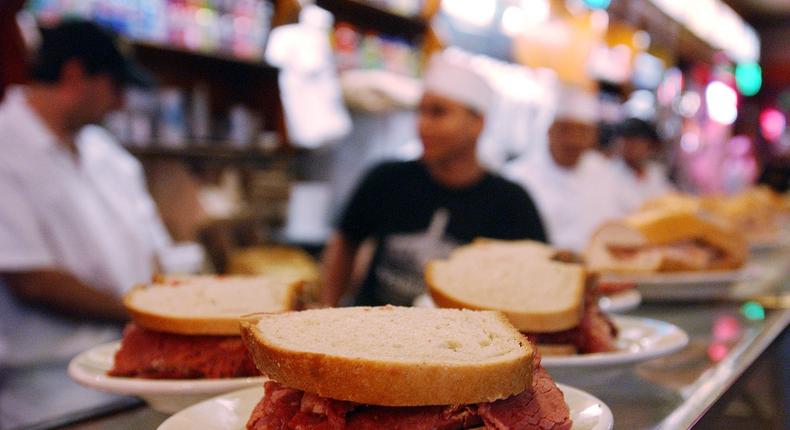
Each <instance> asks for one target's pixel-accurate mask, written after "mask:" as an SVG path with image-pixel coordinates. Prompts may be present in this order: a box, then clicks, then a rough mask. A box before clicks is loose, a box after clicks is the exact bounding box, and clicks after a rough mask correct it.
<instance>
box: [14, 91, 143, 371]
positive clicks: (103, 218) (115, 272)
mask: <svg viewBox="0 0 790 430" xmlns="http://www.w3.org/2000/svg"><path fill="white" fill-rule="evenodd" d="M89 146H90V148H89ZM78 148H79V151H78V154H74V153H72V152H70V151H69V150H68V149H67V148H66V146H65V145H63V144H61V143H59V142H58V140H57V138H56V136H55V135H54V134H52V133H51V132H50V131H49V129H48V128H47V127H46V126H45V124H44V123H43V122H42V120H41V119H40V118H39V117H38V116H37V114H36V113H35V112H34V111H32V110H31V109H30V107H29V106H28V105H27V102H26V98H25V95H24V92H23V90H22V89H21V88H18V87H15V88H11V89H10V90H9V91H8V92H7V93H6V99H5V100H4V101H3V103H2V104H0V201H2V205H0V272H13V271H26V270H36V269H61V270H64V271H67V272H70V273H71V274H73V275H74V276H76V277H77V278H78V279H80V280H81V281H82V282H84V283H85V284H87V285H89V286H91V287H93V288H96V289H98V290H101V291H104V292H106V293H110V294H113V295H115V296H120V295H121V294H122V293H124V292H125V291H126V290H128V289H129V288H130V287H132V286H133V285H134V284H136V283H140V282H145V281H147V280H149V279H150V277H151V274H152V272H153V270H154V263H155V257H154V256H155V249H156V246H157V243H156V241H155V240H153V239H152V233H151V228H150V227H149V226H146V225H144V223H143V222H142V221H141V220H140V219H139V218H138V217H137V216H135V215H134V214H140V213H144V212H145V211H146V210H148V209H150V208H144V206H146V203H145V202H143V203H139V202H136V201H135V199H134V196H129V198H130V200H126V202H124V201H123V198H122V197H123V194H122V193H125V192H128V191H129V190H128V188H129V187H128V186H127V187H124V186H123V184H124V181H125V180H124V179H123V175H124V173H123V171H124V167H122V166H123V163H118V162H117V161H118V158H117V157H112V156H111V155H112V154H113V153H111V152H108V151H107V147H106V146H105V147H102V146H101V145H97V146H93V145H91V144H90V139H88V140H87V141H83V142H79V143H78ZM102 148H104V149H102ZM118 150H120V148H119V149H118ZM135 206H139V207H137V208H135ZM135 218H137V219H135ZM0 290H2V291H0V322H2V326H0V336H3V337H0V362H2V361H4V360H5V361H6V362H9V361H11V362H23V361H26V360H36V359H41V358H44V357H45V356H54V355H61V356H62V355H66V354H73V353H76V352H79V351H80V348H83V349H84V347H85V346H86V343H92V344H95V343H97V342H101V341H102V340H103V339H105V338H107V337H109V332H108V331H107V330H106V328H105V327H98V326H96V327H88V328H87V330H88V331H87V332H86V331H81V330H79V328H85V327H87V325H85V324H80V323H79V322H78V321H72V320H64V319H60V318H54V317H53V318H48V314H46V313H43V312H39V311H38V310H36V309H32V308H28V307H25V306H24V305H23V304H21V303H17V302H16V301H15V300H14V298H13V297H12V296H11V295H10V294H9V292H8V291H7V289H6V288H5V286H4V285H1V284H0ZM20 327H21V328H22V329H19V328H20ZM45 327H49V328H50V329H51V330H48V329H45ZM15 328H16V329H15ZM33 328H36V330H35V331H36V333H28V332H29V331H31V330H33ZM112 336H113V337H115V336H117V333H114V334H113V335H112ZM29 337H33V339H35V341H31V339H28V338H29ZM48 342H52V343H51V344H50V345H47V343H48ZM20 343H22V344H23V347H21V348H20ZM25 346H26V347H29V348H28V350H27V351H25V348H24V347H25ZM3 352H5V354H3ZM9 357H10V358H9Z"/></svg>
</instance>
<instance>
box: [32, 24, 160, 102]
mask: <svg viewBox="0 0 790 430" xmlns="http://www.w3.org/2000/svg"><path fill="white" fill-rule="evenodd" d="M41 36H42V40H41V46H40V47H39V49H38V52H37V53H36V54H35V56H34V59H33V65H32V66H33V67H32V73H31V74H32V77H33V79H34V80H36V81H43V82H56V81H57V80H58V79H59V78H60V74H61V69H62V68H63V65H64V64H65V63H66V62H67V61H69V60H71V59H77V60H78V61H79V62H80V63H81V64H82V66H83V67H84V68H85V70H86V71H87V73H88V74H90V75H95V74H98V73H108V74H109V75H110V76H111V77H112V78H113V80H115V82H117V83H118V84H120V85H131V86H137V87H143V88H150V87H153V86H154V85H155V81H154V79H153V77H152V76H151V74H150V73H148V72H147V71H145V70H144V69H143V68H142V67H140V66H139V65H137V64H136V63H135V62H134V61H133V60H132V59H131V58H130V57H129V56H128V55H125V54H124V52H123V50H122V49H121V48H120V45H119V42H118V38H117V37H116V35H115V34H114V33H112V32H111V31H109V30H107V29H105V28H103V27H100V26H99V25H97V24H95V23H93V22H90V21H85V20H75V19H71V20H66V21H62V22H60V23H59V24H57V25H55V26H54V27H49V28H42V29H41Z"/></svg>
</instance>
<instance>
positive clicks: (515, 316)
mask: <svg viewBox="0 0 790 430" xmlns="http://www.w3.org/2000/svg"><path fill="white" fill-rule="evenodd" d="M483 244H484V245H485V246H483V245H479V244H475V243H473V244H471V245H467V246H463V247H461V248H459V250H457V251H455V252H454V253H453V254H452V255H451V256H450V258H449V259H447V260H434V261H431V262H430V263H428V265H427V267H426V270H425V281H426V284H427V285H428V289H429V292H430V294H431V297H432V298H433V300H434V302H435V303H436V305H437V306H439V307H443V308H463V309H478V310H498V311H501V312H503V313H504V314H505V315H507V317H508V318H509V319H510V322H511V323H513V325H514V326H516V328H518V329H519V330H520V331H523V332H529V333H543V332H558V331H563V330H568V329H571V328H573V327H576V326H577V325H578V324H579V321H580V320H581V316H582V312H583V310H584V291H585V283H586V282H587V272H586V271H585V269H584V266H582V265H581V264H573V263H563V262H558V261H555V260H554V258H556V254H557V253H556V252H550V251H551V248H548V247H546V245H542V244H539V246H535V245H529V243H528V242H527V243H525V242H524V241H514V242H506V241H493V242H483Z"/></svg>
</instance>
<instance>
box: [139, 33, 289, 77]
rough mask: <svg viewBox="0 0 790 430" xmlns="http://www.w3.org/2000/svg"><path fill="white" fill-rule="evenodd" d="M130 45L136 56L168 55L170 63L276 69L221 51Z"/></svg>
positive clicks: (166, 45)
mask: <svg viewBox="0 0 790 430" xmlns="http://www.w3.org/2000/svg"><path fill="white" fill-rule="evenodd" d="M130 45H131V46H132V47H133V48H134V50H135V53H136V54H137V55H140V54H143V55H146V54H148V55H170V56H172V58H171V59H172V61H178V60H179V59H181V60H184V59H187V60H189V59H192V60H194V61H202V62H206V61H208V62H213V63H217V64H218V65H220V64H221V65H231V66H235V67H243V68H251V69H258V70H261V71H265V72H273V73H276V72H277V70H278V69H277V68H276V67H274V66H272V65H270V64H267V63H266V62H264V61H263V60H260V61H256V60H253V59H248V58H242V57H237V56H235V55H233V54H230V53H225V52H221V51H214V52H208V51H199V50H194V49H189V48H182V47H179V46H174V45H168V44H164V43H158V42H151V41H139V40H135V41H131V42H130Z"/></svg>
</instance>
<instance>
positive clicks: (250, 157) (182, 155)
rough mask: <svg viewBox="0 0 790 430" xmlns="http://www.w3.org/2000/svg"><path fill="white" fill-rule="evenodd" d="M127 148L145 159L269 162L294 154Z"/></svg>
mask: <svg viewBox="0 0 790 430" xmlns="http://www.w3.org/2000/svg"><path fill="white" fill-rule="evenodd" d="M126 149H127V150H128V151H129V152H130V153H131V154H132V155H134V156H135V157H137V158H140V159H143V160H146V159H148V160H151V159H178V160H182V161H193V162H211V163H232V164H238V163H249V164H261V165H263V164H269V163H272V162H276V161H281V160H288V159H290V158H291V157H292V154H291V155H289V154H283V153H281V152H273V153H272V152H263V151H260V150H257V149H251V148H231V147H228V146H222V145H219V144H217V145H214V146H205V145H202V146H186V147H184V148H167V147H162V146H157V145H153V146H145V147H137V146H127V147H126Z"/></svg>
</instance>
